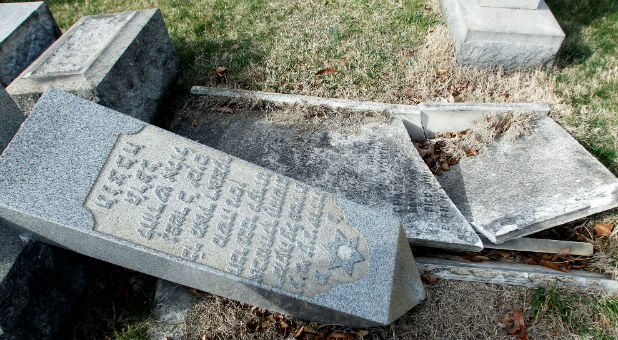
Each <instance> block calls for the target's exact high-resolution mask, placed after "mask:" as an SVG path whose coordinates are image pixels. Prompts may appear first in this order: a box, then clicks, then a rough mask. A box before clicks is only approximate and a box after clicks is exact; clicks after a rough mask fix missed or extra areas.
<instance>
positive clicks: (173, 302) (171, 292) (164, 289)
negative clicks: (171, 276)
mask: <svg viewBox="0 0 618 340" xmlns="http://www.w3.org/2000/svg"><path fill="white" fill-rule="evenodd" d="M155 303H156V306H155V310H154V312H153V315H152V326H151V327H150V328H149V329H148V339H150V340H161V339H167V338H171V339H176V340H181V339H185V334H186V331H187V315H189V312H190V311H191V308H193V304H194V303H195V298H194V294H192V293H191V291H190V289H189V287H185V286H180V285H177V284H175V283H173V282H170V281H166V280H159V282H157V291H156V293H155Z"/></svg>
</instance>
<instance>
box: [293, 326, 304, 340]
mask: <svg viewBox="0 0 618 340" xmlns="http://www.w3.org/2000/svg"><path fill="white" fill-rule="evenodd" d="M304 329H305V326H300V327H298V329H297V330H296V332H295V333H294V337H295V338H298V337H299V336H300V334H301V333H302V332H303V330H304Z"/></svg>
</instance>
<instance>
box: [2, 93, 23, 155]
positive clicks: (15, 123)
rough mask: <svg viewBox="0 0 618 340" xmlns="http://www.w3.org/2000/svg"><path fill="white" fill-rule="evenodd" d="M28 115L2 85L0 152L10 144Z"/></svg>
mask: <svg viewBox="0 0 618 340" xmlns="http://www.w3.org/2000/svg"><path fill="white" fill-rule="evenodd" d="M25 118H26V116H25V115H24V114H23V113H22V112H21V110H20V109H19V108H18V107H17V105H15V102H14V101H13V99H11V97H9V95H8V94H7V93H6V91H5V90H4V87H2V85H0V153H2V150H4V148H6V146H7V145H8V144H9V142H10V141H11V139H12V138H13V135H15V132H17V130H18V129H19V126H20V125H21V123H22V122H23V121H24V119H25Z"/></svg>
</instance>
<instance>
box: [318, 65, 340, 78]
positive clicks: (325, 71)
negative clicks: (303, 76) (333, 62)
mask: <svg viewBox="0 0 618 340" xmlns="http://www.w3.org/2000/svg"><path fill="white" fill-rule="evenodd" d="M335 73H337V70H336V69H335V68H333V67H327V68H325V69H321V70H319V71H318V72H316V73H315V75H316V76H322V75H333V74H335Z"/></svg>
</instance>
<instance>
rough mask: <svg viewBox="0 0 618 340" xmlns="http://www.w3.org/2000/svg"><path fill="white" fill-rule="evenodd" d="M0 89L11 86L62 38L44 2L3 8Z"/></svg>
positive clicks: (17, 4) (25, 3) (17, 3)
mask: <svg viewBox="0 0 618 340" xmlns="http://www.w3.org/2000/svg"><path fill="white" fill-rule="evenodd" d="M0 18H1V19H2V20H1V21H0V85H2V86H8V85H9V84H10V83H11V82H12V81H13V79H15V77H17V76H18V75H19V74H20V73H21V72H22V71H23V70H24V69H25V68H26V67H28V65H30V63H32V62H33V61H34V60H35V59H36V58H37V57H38V56H39V55H40V54H41V53H43V51H45V49H46V48H47V47H49V45H51V44H52V43H53V42H54V41H55V40H56V39H58V37H59V36H60V34H61V33H60V29H59V28H58V25H56V21H55V20H54V17H53V16H52V14H51V12H50V11H49V8H48V7H47V5H46V4H45V3H44V2H43V1H37V2H16V3H7V4H0Z"/></svg>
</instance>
